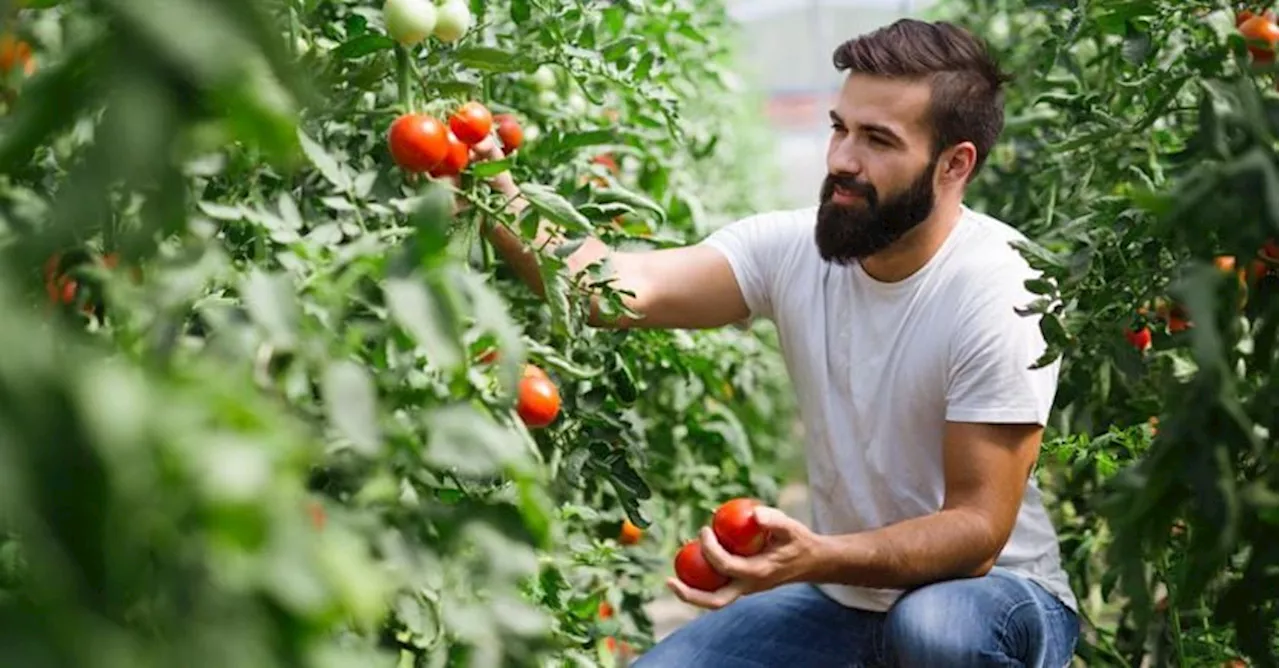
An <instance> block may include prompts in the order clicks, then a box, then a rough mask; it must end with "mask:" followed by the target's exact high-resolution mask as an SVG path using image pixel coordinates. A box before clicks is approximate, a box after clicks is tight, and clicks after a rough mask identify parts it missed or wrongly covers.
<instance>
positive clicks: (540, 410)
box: [516, 364, 560, 429]
mask: <svg viewBox="0 0 1280 668" xmlns="http://www.w3.org/2000/svg"><path fill="white" fill-rule="evenodd" d="M516 414H517V415H519V416H520V420H521V421H523V422H524V424H525V426H526V427H529V428H532V429H538V428H541V427H545V426H547V425H549V424H551V423H552V422H554V421H555V419H556V416H557V415H559V414H560V390H559V388H557V387H556V384H555V383H553V382H552V381H551V379H550V378H549V377H547V374H546V372H544V371H543V370H542V369H539V368H538V367H536V366H533V365H531V364H530V365H527V366H525V372H524V374H523V375H522V377H521V378H520V386H519V388H518V391H517V397H516Z"/></svg>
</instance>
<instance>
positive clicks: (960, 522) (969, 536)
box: [812, 509, 1003, 589]
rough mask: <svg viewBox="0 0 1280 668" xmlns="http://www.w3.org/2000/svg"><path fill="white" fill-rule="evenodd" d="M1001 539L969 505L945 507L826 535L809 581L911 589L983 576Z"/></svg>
mask: <svg viewBox="0 0 1280 668" xmlns="http://www.w3.org/2000/svg"><path fill="white" fill-rule="evenodd" d="M1002 544H1003V541H1002V540H1001V539H1000V538H999V537H998V536H997V535H996V532H995V531H994V530H993V529H992V526H991V523H990V522H989V521H988V520H987V519H985V518H984V517H982V516H981V515H980V514H978V513H975V512H972V511H968V510H960V509H955V510H943V511H940V512H937V513H934V514H932V515H926V516H924V517H917V518H913V519H910V520H905V521H902V522H898V523H895V524H891V525H889V526H886V527H882V528H880V529H876V530H874V531H866V532H860V533H855V534H846V535H839V536H824V537H823V542H822V546H823V547H822V554H821V555H820V559H819V562H820V563H819V564H818V565H817V566H816V569H815V572H814V573H813V576H812V580H813V581H815V582H824V583H834V584H846V585H853V586H857V587H876V588H883V589H909V588H912V587H917V586H920V585H925V584H928V583H931V582H937V581H939V580H945V579H951V578H958V577H971V576H976V575H982V574H984V573H986V572H987V571H988V570H990V568H991V566H992V565H993V564H994V563H995V558H996V555H997V554H999V552H1000V549H1001V547H1002Z"/></svg>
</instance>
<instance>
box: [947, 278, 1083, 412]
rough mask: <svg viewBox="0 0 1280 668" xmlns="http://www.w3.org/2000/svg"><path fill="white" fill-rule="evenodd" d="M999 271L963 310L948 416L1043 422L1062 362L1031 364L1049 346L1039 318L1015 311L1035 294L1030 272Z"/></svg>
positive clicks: (955, 344) (949, 385) (955, 345)
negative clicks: (1028, 287) (1028, 284)
mask: <svg viewBox="0 0 1280 668" xmlns="http://www.w3.org/2000/svg"><path fill="white" fill-rule="evenodd" d="M999 275H1000V278H1001V280H987V281H983V283H984V285H985V286H986V287H985V289H984V292H983V294H982V295H980V296H978V297H977V298H976V299H974V300H972V301H971V302H970V303H971V306H970V307H969V308H966V309H964V311H963V312H962V313H961V314H960V318H959V327H957V329H956V330H955V331H956V335H955V336H956V339H955V340H954V342H953V347H952V355H951V364H950V373H949V376H948V380H947V399H946V401H947V412H946V416H947V420H948V421H951V422H988V423H1035V424H1039V425H1045V424H1046V423H1047V421H1048V418H1049V412H1050V411H1051V410H1052V408H1053V400H1054V395H1055V393H1056V392H1057V386H1058V369H1059V366H1060V361H1059V360H1054V361H1053V362H1052V363H1051V364H1049V365H1047V366H1044V367H1040V368H1038V369H1032V368H1031V367H1032V365H1034V364H1035V362H1036V360H1038V359H1039V358H1040V356H1041V355H1042V354H1043V353H1044V351H1045V348H1046V345H1045V341H1044V336H1043V335H1042V334H1041V333H1040V316H1039V315H1035V314H1033V315H1027V316H1022V315H1019V314H1018V312H1017V311H1016V310H1015V309H1018V308H1022V307H1025V306H1027V305H1028V304H1030V303H1031V302H1032V301H1033V300H1034V298H1035V296H1034V295H1032V294H1031V293H1030V292H1029V291H1027V290H1026V288H1025V287H1024V282H1025V281H1026V279H1027V278H1030V277H1031V276H1032V274H1031V273H1030V270H1029V269H1028V270H1027V271H1025V272H1023V271H1008V272H999Z"/></svg>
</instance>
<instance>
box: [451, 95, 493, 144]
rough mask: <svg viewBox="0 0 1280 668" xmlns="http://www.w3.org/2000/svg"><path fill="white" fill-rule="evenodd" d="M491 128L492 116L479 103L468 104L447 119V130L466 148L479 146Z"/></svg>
mask: <svg viewBox="0 0 1280 668" xmlns="http://www.w3.org/2000/svg"><path fill="white" fill-rule="evenodd" d="M492 128H493V114H492V113H490V112H489V108H488V107H486V106H484V105H483V104H480V103H479V102H475V101H471V102H468V103H466V104H464V105H462V106H461V107H458V110H457V111H455V112H453V115H452V116H450V117H449V129H450V130H453V134H455V135H457V136H458V139H461V140H462V141H463V142H464V143H466V144H467V145H468V146H475V145H476V144H479V143H480V142H481V141H482V140H483V139H484V138H485V137H488V136H489V130H491V129H492Z"/></svg>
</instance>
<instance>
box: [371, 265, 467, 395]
mask: <svg viewBox="0 0 1280 668" xmlns="http://www.w3.org/2000/svg"><path fill="white" fill-rule="evenodd" d="M383 290H384V292H385V294H386V299H387V307H388V308H389V309H390V311H391V317H392V319H393V320H395V322H396V324H398V325H400V327H402V328H404V330H405V331H406V332H408V333H409V335H410V336H412V337H413V339H414V341H416V342H417V343H418V345H420V346H422V349H423V351H424V352H425V353H426V355H427V359H428V360H429V361H430V362H431V364H432V365H433V366H436V367H438V368H439V369H441V370H442V371H444V372H446V373H450V372H452V371H453V370H455V369H456V368H458V366H459V365H460V364H462V359H463V350H462V344H461V342H460V341H459V340H458V337H457V336H456V334H455V333H454V332H452V331H450V329H449V328H448V327H447V326H446V325H445V322H446V320H445V318H444V316H443V314H442V313H441V308H440V305H439V303H438V302H437V301H436V299H435V298H434V297H433V296H432V294H431V293H430V292H429V291H428V290H427V287H426V285H425V284H424V283H423V282H422V281H421V280H420V279H416V278H388V279H387V281H386V285H385V286H384V288H383Z"/></svg>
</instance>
